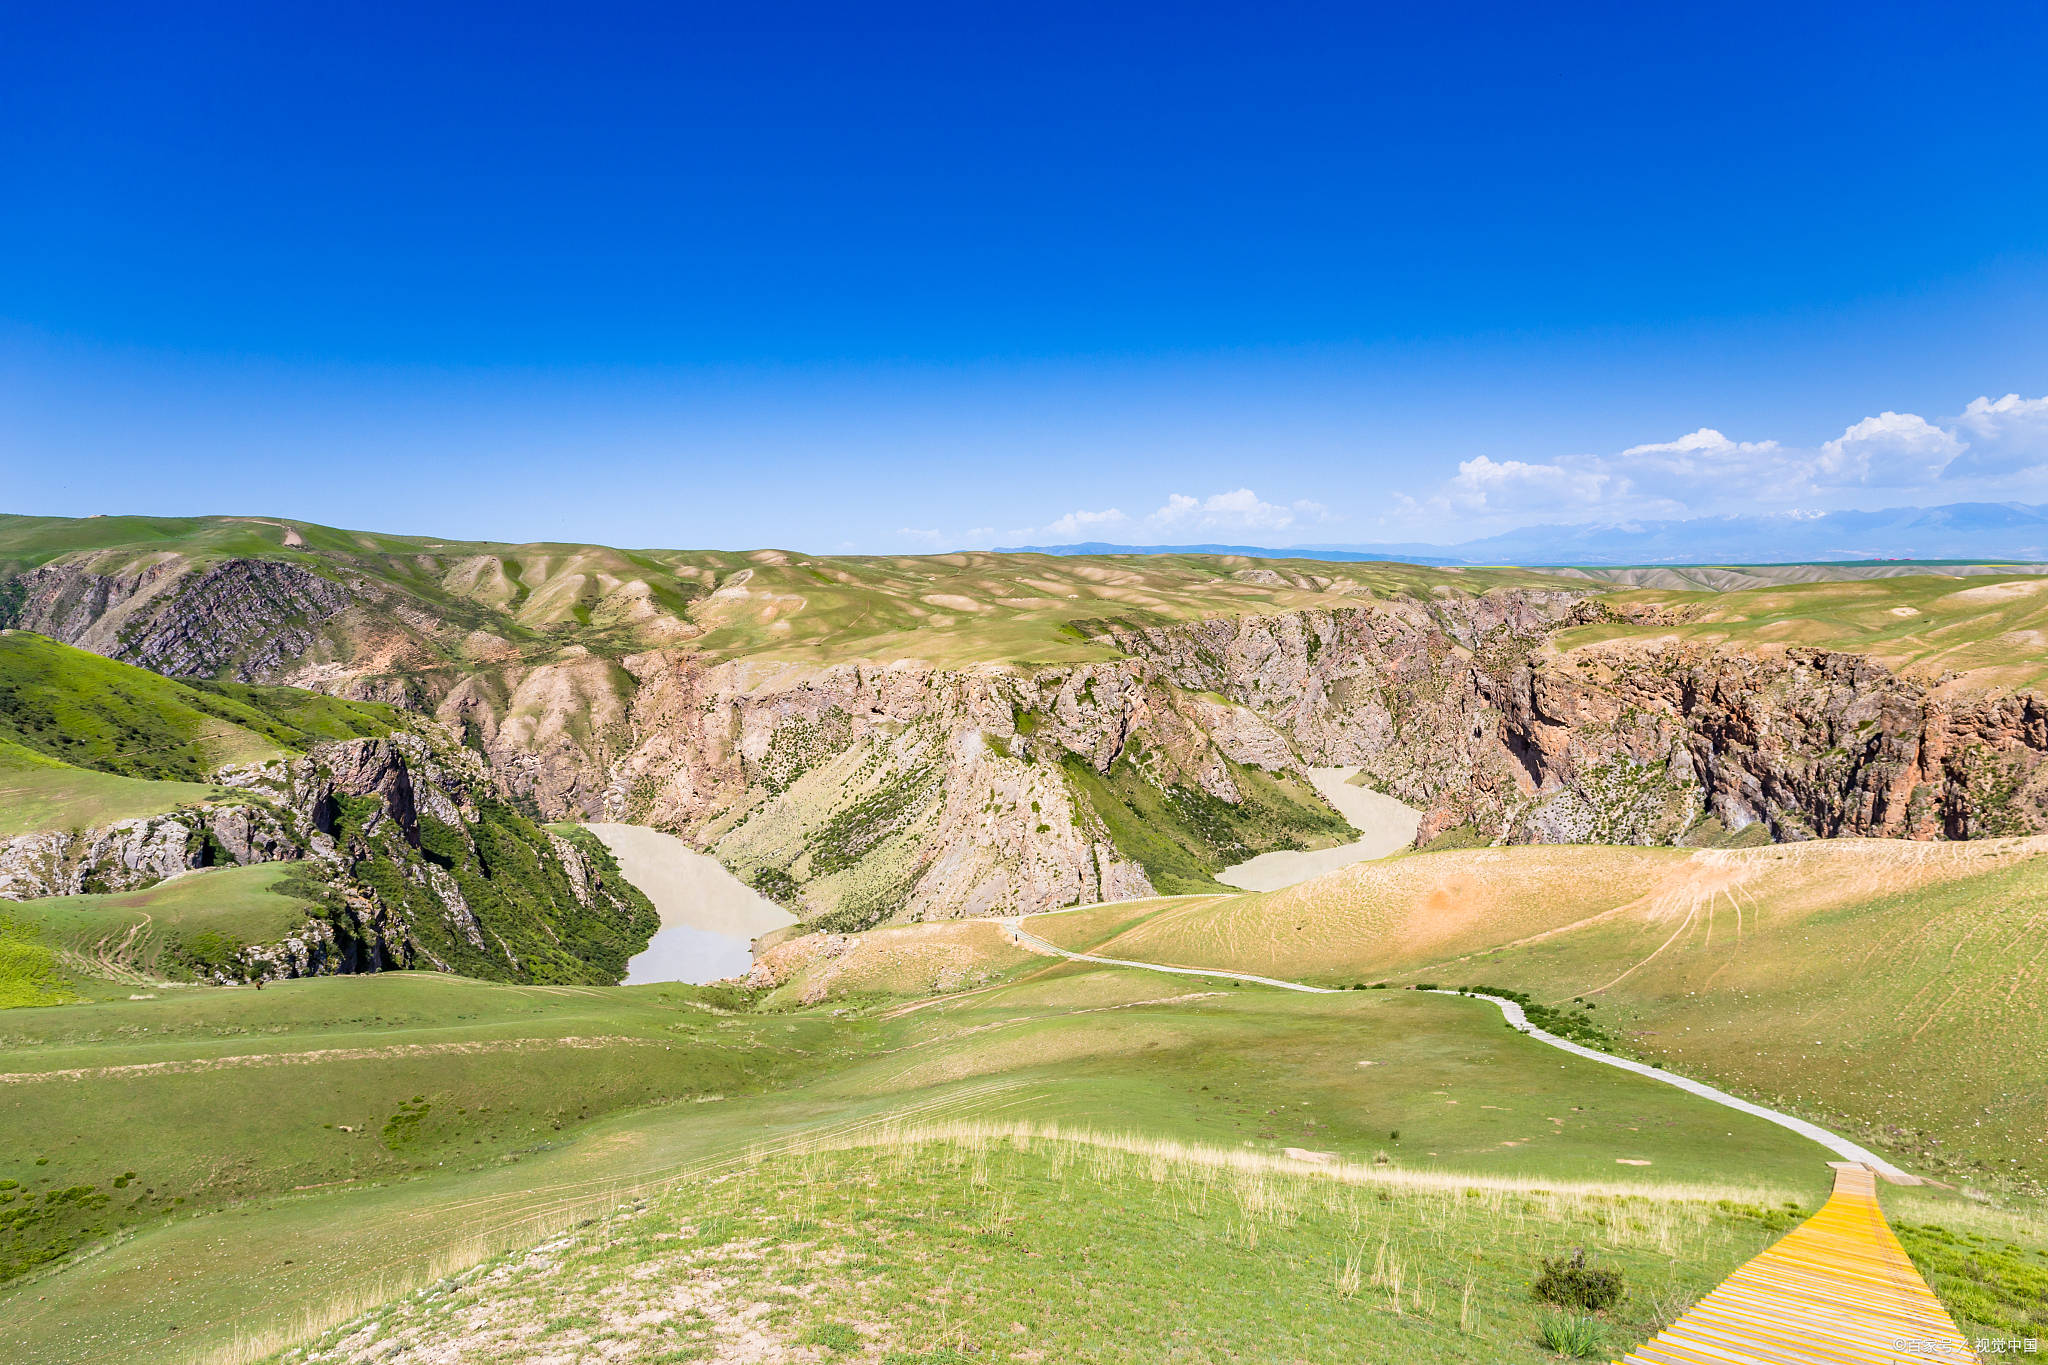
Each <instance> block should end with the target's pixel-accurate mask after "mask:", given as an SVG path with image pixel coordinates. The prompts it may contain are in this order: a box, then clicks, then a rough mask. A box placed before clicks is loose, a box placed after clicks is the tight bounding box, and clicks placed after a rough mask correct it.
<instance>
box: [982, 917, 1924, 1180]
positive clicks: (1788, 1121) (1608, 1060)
mask: <svg viewBox="0 0 2048 1365" xmlns="http://www.w3.org/2000/svg"><path fill="white" fill-rule="evenodd" d="M997 922H998V923H999V924H1001V925H1002V926H1003V927H1004V929H1005V930H1007V931H1008V932H1009V934H1010V936H1011V937H1012V938H1013V939H1014V940H1015V941H1016V943H1017V944H1018V946H1020V947H1023V948H1029V949H1031V950H1032V951H1033V952H1038V953H1050V954H1052V955H1054V956H1056V957H1064V958H1068V959H1071V960H1072V961H1075V962H1097V963H1101V964H1102V965H1103V966H1106V967H1137V968H1141V969H1142V970H1144V971H1148V972H1171V973H1173V974H1174V975H1175V976H1210V977H1223V978H1224V979H1226V980H1230V981H1251V982H1255V983H1256V984H1258V985H1261V986H1277V987H1278V988H1280V989H1281V990H1283V991H1302V992H1305V993H1307V994H1310V995H1335V994H1337V993H1338V992H1337V990H1336V989H1333V988H1332V987H1329V986H1311V985H1308V984H1306V983H1304V982H1300V981H1282V980H1279V979H1278V978H1276V977H1271V976H1253V975H1251V974H1250V973H1249V972H1225V971H1218V970H1216V969H1214V968H1210V967H1169V966H1166V965H1165V964H1163V963H1158V962H1134V961H1131V960H1130V959H1128V958H1120V957H1098V956H1097V955H1096V954H1094V953H1076V952H1070V951H1068V950H1067V949H1065V948H1062V947H1060V946H1059V945H1058V944H1057V943H1051V942H1048V941H1047V940H1045V939H1042V938H1040V937H1039V936H1038V935H1036V934H1034V933H1032V932H1031V931H1030V930H1029V929H1026V928H1025V927H1024V921H1023V918H1022V917H1021V916H1012V917H1011V918H1008V919H1003V920H999V921H997ZM1433 994H1436V995H1461V996H1464V997H1466V998H1467V999H1471V1000H1490V1001H1492V1002H1493V1003H1494V1004H1496V1005H1498V1006H1500V1012H1501V1014H1502V1015H1503V1016H1504V1017H1505V1018H1506V1019H1507V1021H1508V1023H1509V1024H1511V1025H1513V1026H1514V1027H1515V1028H1516V1029H1517V1030H1519V1031H1520V1032H1522V1033H1526V1034H1528V1035H1529V1036H1530V1037H1531V1038H1534V1039H1536V1040H1537V1041H1538V1042H1541V1043H1548V1044H1550V1045H1551V1046H1552V1047H1554V1048H1560V1049H1562V1050H1563V1051H1565V1052H1569V1053H1571V1054H1572V1055H1573V1056H1575V1057H1584V1058H1585V1059H1586V1060H1587V1061H1590V1062H1598V1063H1600V1064H1601V1065H1602V1066H1612V1067H1619V1068H1620V1069H1621V1070H1623V1071H1633V1072H1635V1073H1636V1075H1638V1076H1647V1077H1649V1078H1650V1079H1651V1080H1653V1081H1661V1082H1662V1083H1663V1084H1665V1085H1672V1086H1676V1087H1678V1088H1679V1089H1680V1090H1683V1091H1686V1092H1688V1093H1690V1094H1694V1095H1698V1096H1699V1097H1700V1098H1701V1099H1706V1100H1712V1101H1713V1102H1714V1103H1715V1104H1718V1105H1723V1106H1725V1107H1726V1108H1729V1109H1735V1110H1739V1111H1741V1112H1742V1113H1745V1114H1749V1115H1752V1116H1753V1117H1756V1118H1760V1119H1763V1120H1764V1121H1766V1122H1768V1123H1775V1124H1777V1125H1778V1126H1779V1127H1780V1128H1789V1129H1791V1130H1792V1131H1793V1132H1795V1133H1797V1134H1799V1135H1800V1136H1801V1137H1804V1138H1811V1139H1812V1140H1813V1141H1815V1142H1818V1143H1819V1144H1820V1145H1821V1146H1823V1147H1825V1148H1827V1149H1828V1150H1829V1151H1831V1152H1833V1153H1834V1154H1835V1155H1837V1156H1839V1157H1842V1158H1843V1159H1845V1160H1848V1161H1853V1162H1856V1163H1858V1164H1859V1165H1863V1166H1868V1167H1869V1168H1870V1169H1871V1170H1873V1171H1876V1172H1877V1173H1878V1174H1879V1175H1881V1176H1883V1177H1884V1178H1885V1179H1886V1180H1889V1181H1891V1182H1892V1183H1893V1184H1894V1185H1917V1184H1919V1183H1920V1181H1919V1178H1918V1177H1916V1176H1912V1175H1908V1174H1907V1173H1906V1172H1904V1171H1902V1170H1900V1169H1899V1168H1898V1167H1897V1166H1894V1165H1893V1164H1892V1163H1891V1162H1889V1161H1886V1160H1885V1159H1884V1158H1883V1157H1881V1156H1879V1155H1878V1154H1877V1153H1875V1152H1873V1151H1871V1150H1870V1149H1869V1148H1868V1147H1864V1146H1861V1145H1859V1144H1857V1143H1854V1142H1851V1141H1849V1139H1847V1138H1845V1137H1841V1136H1838V1135H1837V1134H1834V1133H1830V1132H1829V1131H1828V1130H1827V1129H1825V1128H1823V1127H1821V1126H1820V1125H1819V1124H1815V1123H1808V1122H1807V1121H1806V1120H1805V1119H1802V1118H1794V1117H1793V1116H1792V1115H1790V1114H1781V1113H1779V1112H1778V1111H1777V1110H1775V1109H1766V1108H1764V1107H1763V1106H1762V1105H1760V1104H1751V1103H1750V1102H1749V1101H1748V1100H1744V1099H1737V1098H1736V1097H1735V1096H1733V1095H1731V1094H1729V1093H1728V1092H1727V1091H1725V1090H1716V1089H1715V1088H1714V1087H1713V1086H1711V1085H1708V1084H1706V1083H1705V1082H1703V1081H1695V1080H1692V1079H1689V1078H1688V1077H1685V1076H1679V1075H1676V1074H1674V1073H1672V1072H1669V1071H1666V1070H1664V1068H1662V1067H1658V1066H1651V1065H1649V1064H1648V1063H1645V1062H1633V1061H1630V1060H1629V1059H1628V1058H1626V1057H1616V1056H1613V1055H1611V1054H1609V1053H1605V1052H1596V1051H1594V1050H1593V1049H1592V1048H1589V1047H1581V1046H1580V1045H1579V1044H1577V1043H1574V1042H1572V1041H1571V1040H1570V1039H1567V1038H1560V1037H1558V1036H1557V1035H1556V1034H1554V1033H1546V1032H1545V1031H1543V1030H1542V1029H1540V1028H1537V1027H1536V1026H1535V1025H1534V1024H1532V1023H1530V1022H1529V1016H1528V1015H1526V1014H1524V1013H1523V1012H1522V1007H1521V1006H1520V1005H1517V1004H1516V1003H1515V1002H1514V1001H1512V1000H1503V999H1502V998H1501V997H1499V996H1497V995H1480V994H1477V993H1476V992H1470V991H1436V992H1433Z"/></svg>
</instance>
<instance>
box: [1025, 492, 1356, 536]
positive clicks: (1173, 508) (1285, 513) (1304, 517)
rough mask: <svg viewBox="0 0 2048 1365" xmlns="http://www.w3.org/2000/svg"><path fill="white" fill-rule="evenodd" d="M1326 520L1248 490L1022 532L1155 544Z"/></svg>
mask: <svg viewBox="0 0 2048 1365" xmlns="http://www.w3.org/2000/svg"><path fill="white" fill-rule="evenodd" d="M1331 519H1332V518H1331V516H1330V510H1329V509H1328V508H1327V507H1325V506H1323V504H1321V503H1319V502H1312V501H1310V500H1309V499H1307V498H1300V499H1297V500H1295V501H1294V502H1291V503H1287V504H1285V505H1282V504H1280V503H1273V502H1267V501H1266V500H1265V499H1264V498H1261V497H1260V496H1259V495H1258V494H1257V493H1254V492H1253V491H1252V490H1251V489H1249V488H1236V489H1232V490H1231V491H1229V492H1227V493H1212V494H1210V495H1209V496H1208V497H1206V498H1197V497H1194V496H1191V495H1190V494H1187V493H1169V494H1167V496H1166V501H1165V502H1163V503H1161V504H1160V505H1159V506H1158V507H1157V508H1156V509H1154V510H1153V511H1151V512H1149V513H1147V514H1146V515H1145V516H1143V517H1132V516H1129V515H1127V514H1126V513H1125V512H1123V511H1122V510H1121V509H1120V508H1115V507H1110V508H1105V509H1103V510H1101V511H1089V510H1086V509H1082V510H1078V511H1073V512H1069V513H1067V514H1066V515H1065V516H1063V517H1061V518H1060V519H1059V520H1057V521H1055V522H1052V523H1051V524H1049V525H1046V526H1042V527H1039V528H1038V529H1037V530H1035V531H1032V532H1029V533H1027V534H1029V535H1031V536H1033V537H1037V538H1040V539H1044V540H1048V541H1066V542H1071V541H1077V540H1100V539H1103V538H1104V537H1105V536H1107V535H1112V534H1121V535H1126V536H1131V537H1134V538H1136V539H1138V540H1140V541H1143V542H1145V543H1161V539H1160V538H1161V537H1167V538H1180V539H1187V538H1188V537H1190V536H1193V535H1197V534H1200V533H1205V532H1206V533H1211V534H1214V533H1237V534H1245V533H1250V532H1266V533H1270V532H1275V531H1288V530H1292V529H1294V528H1296V527H1299V526H1302V525H1304V524H1306V523H1313V522H1321V521H1329V520H1331Z"/></svg>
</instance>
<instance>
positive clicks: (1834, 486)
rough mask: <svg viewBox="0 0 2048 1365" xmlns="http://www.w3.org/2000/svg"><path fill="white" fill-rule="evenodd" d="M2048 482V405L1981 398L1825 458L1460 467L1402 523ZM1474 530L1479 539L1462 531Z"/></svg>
mask: <svg viewBox="0 0 2048 1365" xmlns="http://www.w3.org/2000/svg"><path fill="white" fill-rule="evenodd" d="M2044 476H2048V398H2021V397H2020V396H2019V395H2017V394H2007V395H2006V396H2005V397H2003V398H1999V399H1991V398H1978V399H1975V400H1973V401H1972V402H1971V403H1970V404H1969V406H1968V407H1966V408H1965V409H1964V410H1963V411H1962V412H1961V413H1959V414H1957V415H1956V416H1954V417H1951V418H1946V419H1943V420H1941V421H1929V420H1928V419H1927V418H1925V417H1922V416H1921V415H1920V414H1918V413H1912V412H1893V411H1891V410H1889V409H1887V410H1885V411H1884V412H1880V413H1878V414H1877V415H1876V416H1874V417H1865V418H1863V419H1862V420H1861V421H1858V422H1855V423H1853V424H1851V425H1850V426H1848V427H1846V428H1844V429H1843V431H1842V434H1841V435H1840V436H1837V437H1836V438H1834V439H1833V440H1831V441H1826V442H1823V443H1822V444H1820V445H1819V446H1813V447H1801V446H1796V445H1786V444H1783V443H1781V442H1778V441H1775V440H1760V441H1743V440H1736V439H1734V438H1732V437H1730V436H1728V435H1726V434H1725V433H1723V432H1721V431H1718V430H1716V429H1715V428H1713V427H1701V428H1700V429H1699V430H1697V431H1693V432H1690V433H1688V434H1686V435H1683V436H1679V437H1676V438H1674V439H1671V440H1667V441H1649V442H1644V443H1642V444H1639V445H1632V446H1629V447H1627V448H1626V449H1624V450H1622V451H1620V452H1619V453H1616V454H1613V455H1598V454H1584V455H1563V456H1558V457H1556V458H1554V459H1550V460H1540V461H1530V460H1518V459H1496V458H1494V457H1491V456H1487V455H1480V456H1476V457H1474V458H1472V459H1469V460H1464V461H1461V462H1460V463H1459V465H1458V472H1457V473H1456V474H1455V475H1453V476H1452V477H1451V478H1449V479H1447V480H1445V481H1444V482H1443V483H1442V484H1441V485H1439V486H1438V488H1437V490H1436V492H1435V493H1434V494H1433V495H1430V496H1426V497H1424V498H1422V499H1420V500H1408V501H1405V502H1396V504H1395V509H1396V511H1397V514H1398V515H1399V516H1400V517H1401V519H1402V520H1403V521H1404V522H1405V523H1407V524H1409V525H1411V526H1416V527H1422V526H1429V527H1430V528H1431V529H1432V530H1437V529H1440V528H1441V527H1442V523H1443V522H1444V520H1445V519H1446V518H1448V517H1452V516H1456V515H1459V514H1465V515H1476V516H1478V517H1480V518H1482V519H1483V520H1485V521H1487V522H1489V523H1491V524H1492V525H1493V526H1495V527H1498V526H1500V525H1503V524H1508V523H1512V522H1514V521H1516V520H1517V519H1519V520H1521V521H1524V522H1526V521H1527V520H1530V519H1535V518H1542V519H1558V520H1566V521H1605V522H1613V521H1620V520H1624V519H1626V518H1630V517H1637V518H1681V517H1688V516H1699V515H1706V514H1712V513H1719V512H1760V511H1769V512H1781V511H1789V510H1791V509H1792V508H1794V507H1800V506H1804V507H1808V508H1812V507H1839V506H1844V505H1848V504H1849V501H1850V500H1851V499H1854V498H1857V496H1858V495H1859V494H1867V493H1868V492H1869V491H1870V490H1873V489H1885V490H1890V495H1891V496H1894V497H1897V498H1899V499H1900V500H1901V501H1912V500H1915V499H1919V500H1931V499H1933V498H1934V497H1935V496H1936V494H1937V492H1938V493H1940V494H1941V495H1942V496H1945V497H1952V496H1954V495H1955V490H1954V488H1953V487H1949V488H1943V487H1942V485H1943V484H1944V483H1952V482H1953V481H1956V480H1963V479H1967V480H1971V481H1973V482H1974V483H1975V484H1976V485H1977V488H1976V489H1973V491H1982V492H1984V493H1993V494H1995V493H1998V492H2000V491H2008V492H2009V491H2015V490H2018V489H2020V488H2022V487H2025V486H2026V485H2025V483H2024V481H2025V480H2026V479H2029V478H2033V479H2036V482H2035V483H2034V484H2033V485H2032V487H2033V488H2034V489H2035V490H2038V489H2039V487H2040V484H2039V482H2038V480H2039V479H2040V478H2041V477H2044ZM1460 529H1469V528H1460Z"/></svg>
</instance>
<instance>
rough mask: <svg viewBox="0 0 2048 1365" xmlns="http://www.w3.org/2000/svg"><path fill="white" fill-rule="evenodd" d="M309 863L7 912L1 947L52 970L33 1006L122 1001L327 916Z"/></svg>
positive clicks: (35, 903)
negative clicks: (74, 1001)
mask: <svg viewBox="0 0 2048 1365" xmlns="http://www.w3.org/2000/svg"><path fill="white" fill-rule="evenodd" d="M326 897H327V891H326V889H325V887H324V886H322V885H321V884H320V883H318V882H317V881H315V880H314V879H312V878H311V877H309V876H308V875H307V873H306V869H305V865H304V864H302V863H258V864H255V865H252V866H249V867H221V868H209V869H206V870H204V871H199V872H191V873H188V874H186V875H185V876H182V877H176V878H173V879H171V880H170V881H164V882H158V883H157V884H156V885H155V886H151V887H148V888H145V889H143V890H140V891H125V892H121V893H119V894H116V895H100V896H46V897H43V898H41V899H38V900H30V901H20V902H9V903H6V904H5V906H4V908H0V942H6V943H10V944H15V945H19V946H18V947H17V949H16V951H17V952H19V953H20V954H21V955H22V958H23V960H24V961H29V960H35V959H36V958H37V957H41V958H43V959H45V960H46V961H47V962H48V967H47V970H46V971H44V972H42V973H39V974H38V979H39V988H38V989H37V990H35V991H34V992H32V993H31V994H30V995H29V996H28V998H20V999H13V1000H11V1001H10V1000H9V999H8V996H7V995H6V994H5V993H4V991H5V988H4V987H0V1006H4V1004H6V1003H13V1004H40V1003H54V1001H55V1000H61V999H63V998H103V997H108V996H122V995H127V994H130V993H132V992H134V991H136V990H138V989H142V988H147V987H151V986H158V985H167V984H175V983H183V982H190V981H192V980H194V979H195V978H205V977H207V976H208V975H210V974H211V973H213V972H216V971H221V970H226V969H228V968H230V967H231V966H232V964H234V963H235V961H236V958H237V955H238V954H239V953H240V952H241V950H242V949H243V948H245V947H248V946H250V945H253V944H262V943H275V942H277V941H278V940H279V939H282V938H284V937H285V936H286V935H288V934H290V933H291V932H292V931H293V930H295V929H298V928H300V927H301V926H302V925H304V924H305V923H306V922H307V920H308V918H309V917H312V916H315V915H318V914H320V913H321V912H322V911H323V910H324V909H325V907H326Z"/></svg>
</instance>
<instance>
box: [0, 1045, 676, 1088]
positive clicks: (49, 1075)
mask: <svg viewBox="0 0 2048 1365" xmlns="http://www.w3.org/2000/svg"><path fill="white" fill-rule="evenodd" d="M663 1046H666V1044H664V1043H663V1042H662V1041H661V1040H660V1039H658V1038H620V1037H608V1038H505V1039H495V1040H478V1041H475V1042H464V1043H393V1044H390V1045H389V1046H386V1047H328V1048H313V1049H309V1050H307V1051H305V1052H248V1053H241V1054H238V1055H236V1056H233V1057H195V1058H192V1059H190V1060H187V1061H181V1062H135V1063H131V1064H130V1065H127V1066H78V1067H70V1068H68V1069H65V1070H62V1071H8V1072H0V1085H33V1084H35V1083H36V1082H38V1081H101V1080H113V1079H117V1078H127V1077H136V1076H186V1075H191V1074H193V1073H194V1072H200V1071H225V1070H227V1069H228V1068H230V1067H244V1066H311V1065H313V1064H315V1063H317V1062H365V1061H376V1060H382V1059H385V1058H391V1057H433V1056H439V1055H442V1054H447V1053H457V1054H462V1053H483V1052H531V1051H544V1050H547V1049H551V1048H565V1047H566V1048H601V1047H663Z"/></svg>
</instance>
